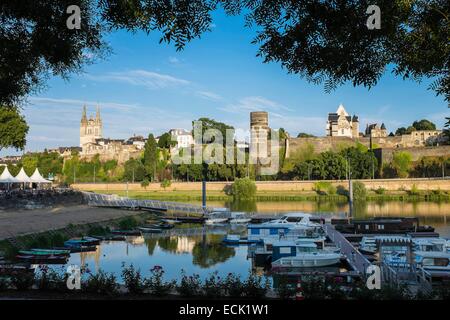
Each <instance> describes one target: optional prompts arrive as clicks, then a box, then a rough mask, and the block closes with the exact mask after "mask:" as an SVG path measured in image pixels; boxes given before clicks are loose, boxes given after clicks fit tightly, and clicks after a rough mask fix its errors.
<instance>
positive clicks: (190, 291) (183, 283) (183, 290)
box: [177, 270, 202, 297]
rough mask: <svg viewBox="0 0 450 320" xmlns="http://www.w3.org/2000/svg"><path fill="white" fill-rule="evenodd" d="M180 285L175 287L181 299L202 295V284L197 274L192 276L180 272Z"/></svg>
mask: <svg viewBox="0 0 450 320" xmlns="http://www.w3.org/2000/svg"><path fill="white" fill-rule="evenodd" d="M181 274H182V276H181V280H180V284H179V285H178V287H177V291H178V293H179V294H180V295H181V296H183V297H196V296H199V295H201V294H202V283H201V280H200V276H199V275H198V274H193V275H192V276H188V275H186V273H185V271H184V270H182V271H181Z"/></svg>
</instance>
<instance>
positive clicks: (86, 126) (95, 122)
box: [80, 106, 103, 148]
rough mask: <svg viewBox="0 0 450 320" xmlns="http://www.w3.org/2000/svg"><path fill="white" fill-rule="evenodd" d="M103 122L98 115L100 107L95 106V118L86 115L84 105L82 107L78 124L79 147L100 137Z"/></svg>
mask: <svg viewBox="0 0 450 320" xmlns="http://www.w3.org/2000/svg"><path fill="white" fill-rule="evenodd" d="M102 131H103V124H102V118H101V117H100V108H99V107H98V106H97V112H96V114H95V119H94V118H93V117H92V116H91V117H90V118H89V119H88V117H87V115H86V106H84V107H83V114H82V116H81V125H80V147H82V148H83V145H85V144H87V143H95V141H96V139H101V138H102Z"/></svg>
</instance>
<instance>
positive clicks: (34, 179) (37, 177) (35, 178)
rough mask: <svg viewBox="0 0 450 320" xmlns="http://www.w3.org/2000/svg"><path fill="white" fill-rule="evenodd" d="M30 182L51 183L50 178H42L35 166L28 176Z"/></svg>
mask: <svg viewBox="0 0 450 320" xmlns="http://www.w3.org/2000/svg"><path fill="white" fill-rule="evenodd" d="M30 180H31V182H33V183H52V182H51V181H50V180H47V179H44V178H43V177H42V176H41V173H40V172H39V169H38V168H36V170H34V173H33V174H32V175H31V177H30Z"/></svg>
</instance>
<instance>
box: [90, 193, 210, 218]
mask: <svg viewBox="0 0 450 320" xmlns="http://www.w3.org/2000/svg"><path fill="white" fill-rule="evenodd" d="M83 197H84V199H85V200H86V201H87V203H88V205H89V206H93V207H107V208H120V209H130V210H149V211H159V212H168V211H170V212H180V213H186V214H200V215H205V214H208V213H211V212H213V211H214V208H211V207H202V206H199V205H194V204H188V203H181V202H170V201H160V200H137V199H129V198H126V197H119V196H117V195H114V194H98V193H93V192H86V191H83Z"/></svg>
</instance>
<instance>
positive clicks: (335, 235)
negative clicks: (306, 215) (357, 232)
mask: <svg viewBox="0 0 450 320" xmlns="http://www.w3.org/2000/svg"><path fill="white" fill-rule="evenodd" d="M324 230H325V233H326V235H327V237H328V238H329V239H330V240H331V241H332V242H334V244H335V245H336V246H337V247H338V248H340V249H341V254H343V255H345V256H346V257H347V262H348V263H349V265H350V266H351V267H352V268H353V270H355V271H357V272H358V273H359V274H361V275H365V274H366V270H367V267H368V266H370V265H371V264H372V263H371V262H370V261H369V260H367V258H366V257H365V256H364V255H363V254H361V253H360V252H359V250H357V249H356V248H355V247H354V246H353V245H352V244H351V243H350V242H349V241H348V240H347V239H346V238H345V237H344V235H343V234H342V233H340V232H339V231H337V230H336V229H335V228H334V226H333V225H331V224H330V223H325V225H324Z"/></svg>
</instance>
